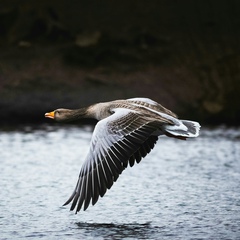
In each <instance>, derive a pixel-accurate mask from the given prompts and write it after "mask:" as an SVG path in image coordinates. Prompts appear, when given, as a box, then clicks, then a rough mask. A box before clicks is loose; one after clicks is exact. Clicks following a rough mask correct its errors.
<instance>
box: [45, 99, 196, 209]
mask: <svg viewBox="0 0 240 240" xmlns="http://www.w3.org/2000/svg"><path fill="white" fill-rule="evenodd" d="M45 116H46V117H49V118H53V119H55V120H56V121H71V120H77V119H81V118H95V119H97V120H98V123H97V124H96V126H95V129H94V131H93V134H92V139H91V143H90V150H89V152H88V155H87V157H86V160H85V162H84V163H83V165H82V168H81V170H80V174H79V178H78V181H77V185H76V187H75V189H74V191H73V193H72V195H71V196H70V198H69V199H68V200H67V202H66V203H65V204H64V205H67V204H69V203H70V202H72V205H71V208H70V210H74V209H75V208H76V213H77V212H78V211H80V209H81V208H82V206H83V210H86V209H87V208H88V206H89V203H90V201H92V205H94V204H95V203H96V202H97V201H98V198H99V196H101V197H103V196H104V194H105V193H106V191H107V189H110V188H111V186H112V185H113V183H114V182H116V181H117V179H118V177H119V175H120V174H121V173H122V171H123V170H124V169H125V168H126V167H127V166H128V165H129V166H131V167H132V166H133V165H134V163H135V162H137V163H139V162H140V161H141V159H142V158H143V157H145V156H146V155H147V154H148V153H149V152H150V151H151V150H152V149H153V147H154V145H155V143H156V142H157V140H158V136H160V135H167V136H169V137H175V138H179V139H186V138H191V137H197V136H198V135H199V129H200V125H199V123H198V122H194V121H187V120H179V119H178V118H177V116H176V114H174V113H173V112H171V111H170V110H168V109H166V108H165V107H163V106H162V105H161V104H159V103H157V102H155V101H153V100H151V99H148V98H131V99H127V100H116V101H112V102H104V103H97V104H94V105H91V106H89V107H86V108H81V109H76V110H70V109H57V110H55V111H53V112H50V113H46V114H45Z"/></svg>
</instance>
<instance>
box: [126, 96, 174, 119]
mask: <svg viewBox="0 0 240 240" xmlns="http://www.w3.org/2000/svg"><path fill="white" fill-rule="evenodd" d="M127 100H128V101H131V102H133V103H135V104H136V105H138V106H142V107H149V108H150V109H153V110H156V111H159V112H162V113H165V114H168V115H170V116H172V117H175V118H177V115H176V114H175V113H173V112H172V111H170V110H169V109H167V108H165V107H164V106H162V105H161V104H160V103H157V102H155V101H153V100H152V99H149V98H129V99H127Z"/></svg>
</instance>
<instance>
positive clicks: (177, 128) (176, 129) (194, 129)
mask: <svg viewBox="0 0 240 240" xmlns="http://www.w3.org/2000/svg"><path fill="white" fill-rule="evenodd" d="M179 122H180V125H174V126H166V127H165V131H166V132H167V133H170V134H171V135H173V136H181V137H187V138H188V137H197V136H198V135H199V130H200V127H201V126H200V124H199V123H198V122H194V121H188V120H179Z"/></svg>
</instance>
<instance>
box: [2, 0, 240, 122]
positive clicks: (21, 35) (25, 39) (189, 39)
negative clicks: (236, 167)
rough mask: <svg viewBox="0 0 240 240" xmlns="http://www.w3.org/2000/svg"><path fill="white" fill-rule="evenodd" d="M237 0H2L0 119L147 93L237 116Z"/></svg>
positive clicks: (185, 114) (187, 112)
mask: <svg viewBox="0 0 240 240" xmlns="http://www.w3.org/2000/svg"><path fill="white" fill-rule="evenodd" d="M239 10H240V1H237V0H228V1H227V0H224V1H223V0H208V1H202V0H195V1H192V0H181V1H180V0H172V1H169V0H151V1H143V0H138V1H134V0H127V1H125V0H121V1H118V0H115V1H113V0H105V1H97V0H92V1H90V0H84V1H83V0H78V1H75V0H52V1H46V0H42V1H24V0H15V1H14V0H13V1H9V0H1V1H0V122H1V124H10V123H13V124H15V123H38V122H46V121H47V120H46V119H44V113H45V112H46V111H50V110H53V109H55V108H58V107H66V108H76V107H81V106H85V105H88V104H91V103H94V102H99V101H107V100H113V99H120V98H129V97H150V98H152V99H153V100H156V101H158V102H160V103H162V104H163V105H164V106H166V107H168V108H170V109H171V110H173V111H174V112H176V113H177V114H178V115H179V116H180V117H181V118H189V119H192V120H197V121H199V122H200V123H202V124H229V125H239V123H240V104H239V102H240V101H239V96H240V79H239V78H240V71H239V70H240V55H239V53H240V51H239V48H240V11H239Z"/></svg>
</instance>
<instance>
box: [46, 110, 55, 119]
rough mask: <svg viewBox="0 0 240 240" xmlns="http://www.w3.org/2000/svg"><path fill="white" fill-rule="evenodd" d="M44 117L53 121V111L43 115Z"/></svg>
mask: <svg viewBox="0 0 240 240" xmlns="http://www.w3.org/2000/svg"><path fill="white" fill-rule="evenodd" d="M45 117H47V118H52V119H54V111H53V112H49V113H45Z"/></svg>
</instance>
